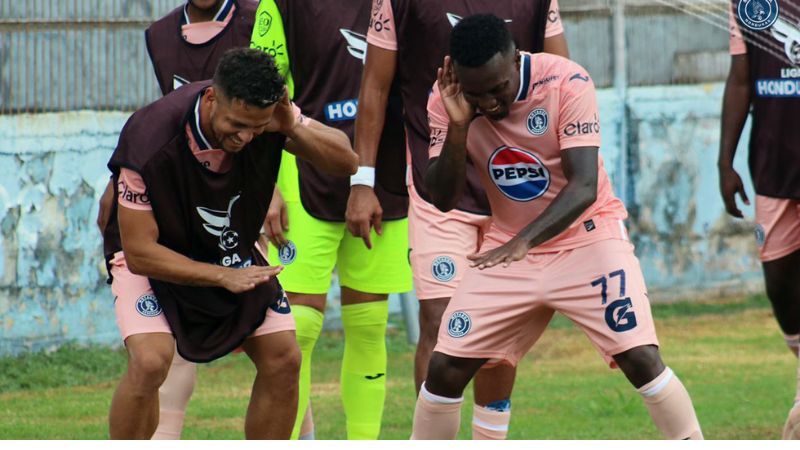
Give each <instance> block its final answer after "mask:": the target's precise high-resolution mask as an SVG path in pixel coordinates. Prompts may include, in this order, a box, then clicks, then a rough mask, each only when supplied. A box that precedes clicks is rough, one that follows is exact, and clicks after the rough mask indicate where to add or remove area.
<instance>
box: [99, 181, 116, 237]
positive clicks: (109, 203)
mask: <svg viewBox="0 0 800 450" xmlns="http://www.w3.org/2000/svg"><path fill="white" fill-rule="evenodd" d="M113 182H114V181H113V180H108V184H106V189H105V190H104V191H103V195H101V196H100V207H99V208H98V210H97V226H98V228H100V233H103V231H105V229H106V225H108V219H109V217H111V209H112V208H113V206H114V185H113V184H111V183H113Z"/></svg>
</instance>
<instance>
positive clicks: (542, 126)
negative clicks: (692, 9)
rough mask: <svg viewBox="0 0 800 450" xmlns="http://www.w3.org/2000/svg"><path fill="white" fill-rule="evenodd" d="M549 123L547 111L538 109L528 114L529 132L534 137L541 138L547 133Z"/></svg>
mask: <svg viewBox="0 0 800 450" xmlns="http://www.w3.org/2000/svg"><path fill="white" fill-rule="evenodd" d="M548 122H549V120H548V117H547V111H546V110H544V109H542V108H536V109H534V110H533V111H531V113H530V114H528V123H527V126H528V131H529V132H530V133H531V134H532V135H534V136H541V135H543V134H545V133H546V132H547V124H548Z"/></svg>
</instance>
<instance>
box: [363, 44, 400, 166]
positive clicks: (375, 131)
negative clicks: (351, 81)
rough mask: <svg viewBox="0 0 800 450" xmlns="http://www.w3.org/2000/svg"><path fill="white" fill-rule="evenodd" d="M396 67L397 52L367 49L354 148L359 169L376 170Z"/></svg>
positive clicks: (373, 48) (371, 47)
mask: <svg viewBox="0 0 800 450" xmlns="http://www.w3.org/2000/svg"><path fill="white" fill-rule="evenodd" d="M396 64H397V52H394V51H391V50H386V49H383V48H380V47H376V46H373V45H369V46H368V47H367V58H366V61H364V73H363V76H362V77H361V85H360V87H359V90H358V115H357V116H356V124H355V128H356V131H355V133H356V134H355V139H354V141H355V143H354V145H355V151H356V154H357V155H358V165H359V166H369V167H375V161H376V160H377V155H378V151H379V149H378V145H379V143H380V140H381V134H382V133H383V126H384V124H385V122H386V106H387V105H388V103H389V91H390V90H391V88H392V80H393V79H394V74H395V69H396Z"/></svg>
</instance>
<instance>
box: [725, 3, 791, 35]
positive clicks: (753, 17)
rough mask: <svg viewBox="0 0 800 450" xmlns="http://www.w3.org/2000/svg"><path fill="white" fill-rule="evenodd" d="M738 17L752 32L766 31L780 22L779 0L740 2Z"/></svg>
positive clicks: (737, 11) (737, 9) (737, 10)
mask: <svg viewBox="0 0 800 450" xmlns="http://www.w3.org/2000/svg"><path fill="white" fill-rule="evenodd" d="M736 15H738V16H739V20H740V21H741V22H742V24H743V25H744V26H746V27H747V28H749V29H751V30H755V31H761V30H766V29H767V28H769V27H771V26H772V25H774V24H775V22H777V21H778V16H779V15H780V9H779V7H778V0H739V6H738V7H737V8H736Z"/></svg>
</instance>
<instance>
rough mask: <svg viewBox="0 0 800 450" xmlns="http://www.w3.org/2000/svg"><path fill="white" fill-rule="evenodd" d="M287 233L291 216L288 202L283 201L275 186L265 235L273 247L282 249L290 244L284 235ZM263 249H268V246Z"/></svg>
mask: <svg viewBox="0 0 800 450" xmlns="http://www.w3.org/2000/svg"><path fill="white" fill-rule="evenodd" d="M287 231H289V216H288V215H287V211H286V202H285V201H284V200H283V196H282V195H281V191H280V190H279V189H278V187H277V186H275V190H274V191H273V193H272V200H271V201H270V202H269V208H268V209H267V218H266V220H264V227H263V234H264V235H265V236H266V237H267V239H269V241H270V242H271V243H272V245H274V246H276V247H280V246H282V245H286V244H287V243H288V242H289V241H288V240H287V239H286V236H285V234H284V233H286V232H287ZM263 248H267V247H266V245H265V246H264V247H263Z"/></svg>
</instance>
